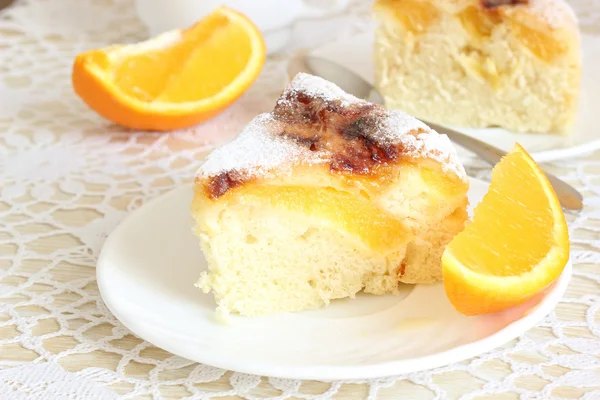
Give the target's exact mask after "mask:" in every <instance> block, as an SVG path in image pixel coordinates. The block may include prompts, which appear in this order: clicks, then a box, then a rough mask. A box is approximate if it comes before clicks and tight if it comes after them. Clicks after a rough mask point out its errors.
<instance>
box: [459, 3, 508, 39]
mask: <svg viewBox="0 0 600 400" xmlns="http://www.w3.org/2000/svg"><path fill="white" fill-rule="evenodd" d="M458 18H459V19H460V22H461V24H462V26H463V27H464V28H465V30H466V31H467V32H468V33H469V34H471V35H472V36H475V35H477V36H479V37H480V38H481V39H484V38H487V37H489V36H490V35H491V34H492V30H493V29H494V26H495V24H498V23H499V22H500V19H501V17H500V15H499V14H498V13H497V12H495V11H486V10H481V9H480V8H477V7H474V6H470V7H467V8H465V9H464V10H463V11H461V12H460V13H459V14H458Z"/></svg>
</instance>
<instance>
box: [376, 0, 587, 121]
mask: <svg viewBox="0 0 600 400" xmlns="http://www.w3.org/2000/svg"><path fill="white" fill-rule="evenodd" d="M373 8H374V15H375V18H376V20H377V21H378V28H377V31H376V38H375V54H374V59H375V69H376V85H377V86H378V87H379V90H380V91H381V93H382V94H383V96H384V97H385V100H386V105H387V106H388V107H390V108H398V109H401V110H403V111H405V112H408V113H410V114H412V115H415V116H416V117H417V118H422V119H424V120H428V121H431V122H437V123H441V124H450V125H460V126H465V127H473V128H481V127H492V126H500V127H503V128H506V129H508V130H512V131H518V132H537V133H568V132H569V130H570V129H571V127H572V124H573V121H574V119H575V115H576V111H577V99H578V94H579V86H580V77H581V54H580V36H579V31H578V26H577V20H576V17H575V14H574V13H573V10H572V9H571V8H570V7H569V5H567V3H566V2H565V1H563V0H378V1H377V2H376V3H375V4H374V7H373Z"/></svg>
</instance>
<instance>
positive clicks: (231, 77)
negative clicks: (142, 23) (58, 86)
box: [72, 7, 266, 131]
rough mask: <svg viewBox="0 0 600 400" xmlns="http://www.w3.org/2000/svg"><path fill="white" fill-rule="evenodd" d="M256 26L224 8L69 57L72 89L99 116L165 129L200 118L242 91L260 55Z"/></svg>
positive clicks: (262, 48)
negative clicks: (184, 24) (143, 37)
mask: <svg viewBox="0 0 600 400" xmlns="http://www.w3.org/2000/svg"><path fill="white" fill-rule="evenodd" d="M265 52H266V50H265V45H264V41H263V38H262V35H261V33H260V31H259V30H258V28H256V26H254V25H253V24H252V22H251V21H249V20H248V19H247V18H246V17H245V16H243V15H242V14H239V13H237V12H236V11H233V10H230V9H228V8H226V7H219V8H217V9H216V10H215V11H214V12H213V13H211V14H209V15H208V16H206V17H205V18H204V19H202V20H201V21H199V22H197V23H196V24H195V25H193V26H192V27H190V28H188V29H185V30H176V31H171V32H167V33H165V34H162V35H160V36H158V37H156V38H152V39H150V40H147V41H145V42H140V43H136V44H130V45H115V46H110V47H107V48H104V49H98V50H92V51H89V52H86V53H83V54H80V55H78V56H77V58H76V59H75V63H74V65H73V72H72V82H73V88H74V89H75V92H76V93H77V94H78V95H79V96H80V97H81V98H82V99H83V100H84V101H85V102H86V103H87V104H88V106H89V107H90V108H92V109H93V110H94V111H96V112H97V113H98V114H100V115H102V116H104V117H105V118H107V119H109V120H111V121H113V122H115V123H117V124H120V125H123V126H126V127H129V128H136V129H148V130H159V131H166V130H172V129H180V128H185V127H189V126H192V125H195V124H197V123H200V122H202V121H205V120H207V119H209V118H211V117H213V116H214V115H216V114H218V113H219V112H221V111H222V110H223V109H225V108H226V107H228V106H229V105H230V104H231V103H233V102H234V101H235V100H236V99H237V98H238V97H240V96H241V95H242V94H243V93H244V91H245V90H246V89H247V88H248V87H249V86H250V85H251V84H252V83H253V82H254V80H255V79H256V77H257V76H258V74H259V73H260V70H261V68H262V66H263V64H264V61H265Z"/></svg>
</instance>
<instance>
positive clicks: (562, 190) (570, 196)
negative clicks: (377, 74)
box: [288, 51, 583, 211]
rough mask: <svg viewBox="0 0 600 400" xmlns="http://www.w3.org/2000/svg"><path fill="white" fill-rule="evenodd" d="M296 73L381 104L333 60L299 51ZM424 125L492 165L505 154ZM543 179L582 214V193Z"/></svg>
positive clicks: (555, 180) (441, 128) (366, 84)
mask: <svg viewBox="0 0 600 400" xmlns="http://www.w3.org/2000/svg"><path fill="white" fill-rule="evenodd" d="M299 72H306V73H309V74H312V75H316V76H320V77H322V78H324V79H327V80H328V81H330V82H333V83H335V84H336V85H338V86H339V87H340V88H342V89H343V90H345V91H346V92H348V93H351V94H353V95H354V96H356V97H359V98H362V99H365V100H367V101H369V102H371V103H377V104H384V100H383V97H382V96H381V94H380V93H379V92H378V91H377V89H376V88H375V87H374V86H373V85H371V84H370V83H369V82H367V81H366V80H364V79H363V78H362V77H360V76H359V75H357V74H355V73H354V72H352V71H350V70H349V69H348V68H345V67H344V66H341V65H338V64H336V63H334V62H332V61H329V60H326V59H323V58H320V57H315V56H312V55H309V54H307V53H306V52H304V51H300V52H298V53H297V54H296V56H295V57H293V58H292V59H291V60H290V63H289V66H288V75H289V76H290V77H293V76H294V75H296V74H297V73H299ZM423 123H425V124H427V125H428V126H430V127H431V128H432V129H434V130H436V131H437V132H439V133H442V134H445V135H447V136H448V137H449V138H450V140H452V141H453V142H454V143H456V144H458V145H459V146H462V147H464V148H465V149H467V150H470V151H472V152H473V153H475V154H477V155H478V156H479V157H481V158H482V159H483V160H484V161H486V162H487V163H489V164H490V165H492V166H494V165H496V163H498V162H499V161H500V159H501V158H502V157H503V156H504V155H506V153H505V152H504V151H502V150H500V149H498V148H496V147H494V146H492V145H490V144H488V143H485V142H482V141H481V140H477V139H475V138H472V137H470V136H467V135H465V134H463V133H460V132H457V131H455V130H452V129H449V128H446V127H444V126H441V125H438V124H434V123H431V122H428V121H424V120H423ZM546 176H547V177H548V180H549V181H550V183H551V184H552V187H553V188H554V191H555V192H556V195H557V196H558V199H559V200H560V204H561V205H562V207H563V209H565V210H569V211H581V210H582V209H583V196H582V195H581V193H579V192H578V191H577V190H576V189H575V188H574V187H573V186H571V185H569V184H568V183H566V182H565V181H563V180H561V179H559V178H557V177H556V176H554V175H552V174H549V173H546Z"/></svg>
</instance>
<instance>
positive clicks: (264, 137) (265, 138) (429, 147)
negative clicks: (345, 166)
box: [198, 74, 467, 180]
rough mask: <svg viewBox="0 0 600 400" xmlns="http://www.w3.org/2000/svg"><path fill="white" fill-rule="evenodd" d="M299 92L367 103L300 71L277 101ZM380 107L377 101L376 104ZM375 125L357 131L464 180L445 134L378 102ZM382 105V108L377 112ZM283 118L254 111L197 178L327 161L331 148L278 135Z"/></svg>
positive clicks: (257, 173) (345, 103) (348, 103)
mask: <svg viewBox="0 0 600 400" xmlns="http://www.w3.org/2000/svg"><path fill="white" fill-rule="evenodd" d="M298 93H302V95H303V96H306V97H310V98H320V99H322V100H325V101H335V102H336V103H341V106H342V107H349V106H352V105H354V106H356V104H357V103H360V105H359V106H361V107H362V106H367V107H368V105H369V103H367V102H366V101H364V100H360V99H358V98H356V97H354V96H352V95H349V94H347V93H345V92H344V91H343V90H342V89H340V88H339V87H338V86H336V85H334V84H333V83H331V82H328V81H326V80H324V79H322V78H318V77H316V76H312V75H308V74H299V75H298V76H296V78H294V80H293V81H292V82H291V84H290V85H289V86H288V88H287V89H286V90H285V91H284V93H283V94H282V96H281V98H280V100H279V102H282V101H299V100H297V99H296V100H294V98H297V96H290V94H292V95H294V94H298ZM377 107H379V106H377ZM377 110H379V111H377V113H376V114H375V115H376V125H375V126H376V128H377V129H374V130H373V131H372V132H371V131H366V130H365V132H361V134H364V135H367V136H368V137H369V139H371V140H373V141H375V142H377V143H380V144H391V145H396V144H399V145H401V146H400V148H401V151H402V156H404V157H413V158H429V159H432V160H435V161H438V162H439V163H440V164H441V165H442V167H443V169H444V170H445V171H446V172H451V173H454V174H456V175H457V176H458V177H459V178H460V179H463V180H466V179H467V177H466V173H465V170H464V168H463V166H462V164H461V162H460V160H459V159H458V156H457V154H456V150H455V148H454V146H453V145H452V143H451V142H450V140H449V139H448V137H447V136H446V135H440V134H438V133H437V132H435V131H434V130H432V129H431V128H429V127H428V126H427V125H425V124H424V123H423V122H421V121H419V120H417V119H416V118H413V117H411V116H410V115H408V114H405V113H403V112H401V111H396V110H393V111H392V110H385V109H383V108H377ZM381 110H383V112H381ZM285 128H286V124H285V123H283V122H280V121H278V120H276V119H274V118H273V114H271V113H269V114H261V115H259V116H257V117H256V118H255V119H254V120H253V121H252V122H251V123H250V124H249V125H248V126H247V127H246V128H244V130H243V131H242V132H241V133H240V135H239V136H238V137H237V138H236V139H234V140H233V141H232V142H230V143H228V144H226V145H225V146H223V147H221V148H218V149H216V150H214V151H213V152H212V153H211V154H210V155H209V156H208V157H207V158H206V160H205V162H204V163H203V164H202V166H201V167H200V169H199V170H198V176H199V177H201V178H210V177H214V176H217V175H219V174H221V173H223V172H230V171H236V172H238V173H240V174H243V175H246V176H247V177H257V176H267V175H269V174H271V173H282V172H284V171H285V170H288V171H289V170H290V167H291V166H293V165H296V164H315V163H327V162H330V161H331V160H332V158H333V156H334V155H333V154H332V153H331V152H327V151H311V150H309V149H308V148H307V147H304V146H302V145H300V144H298V143H297V142H296V141H294V140H293V139H290V138H288V137H286V136H285V135H283V136H282V135H281V133H282V132H285Z"/></svg>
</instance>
